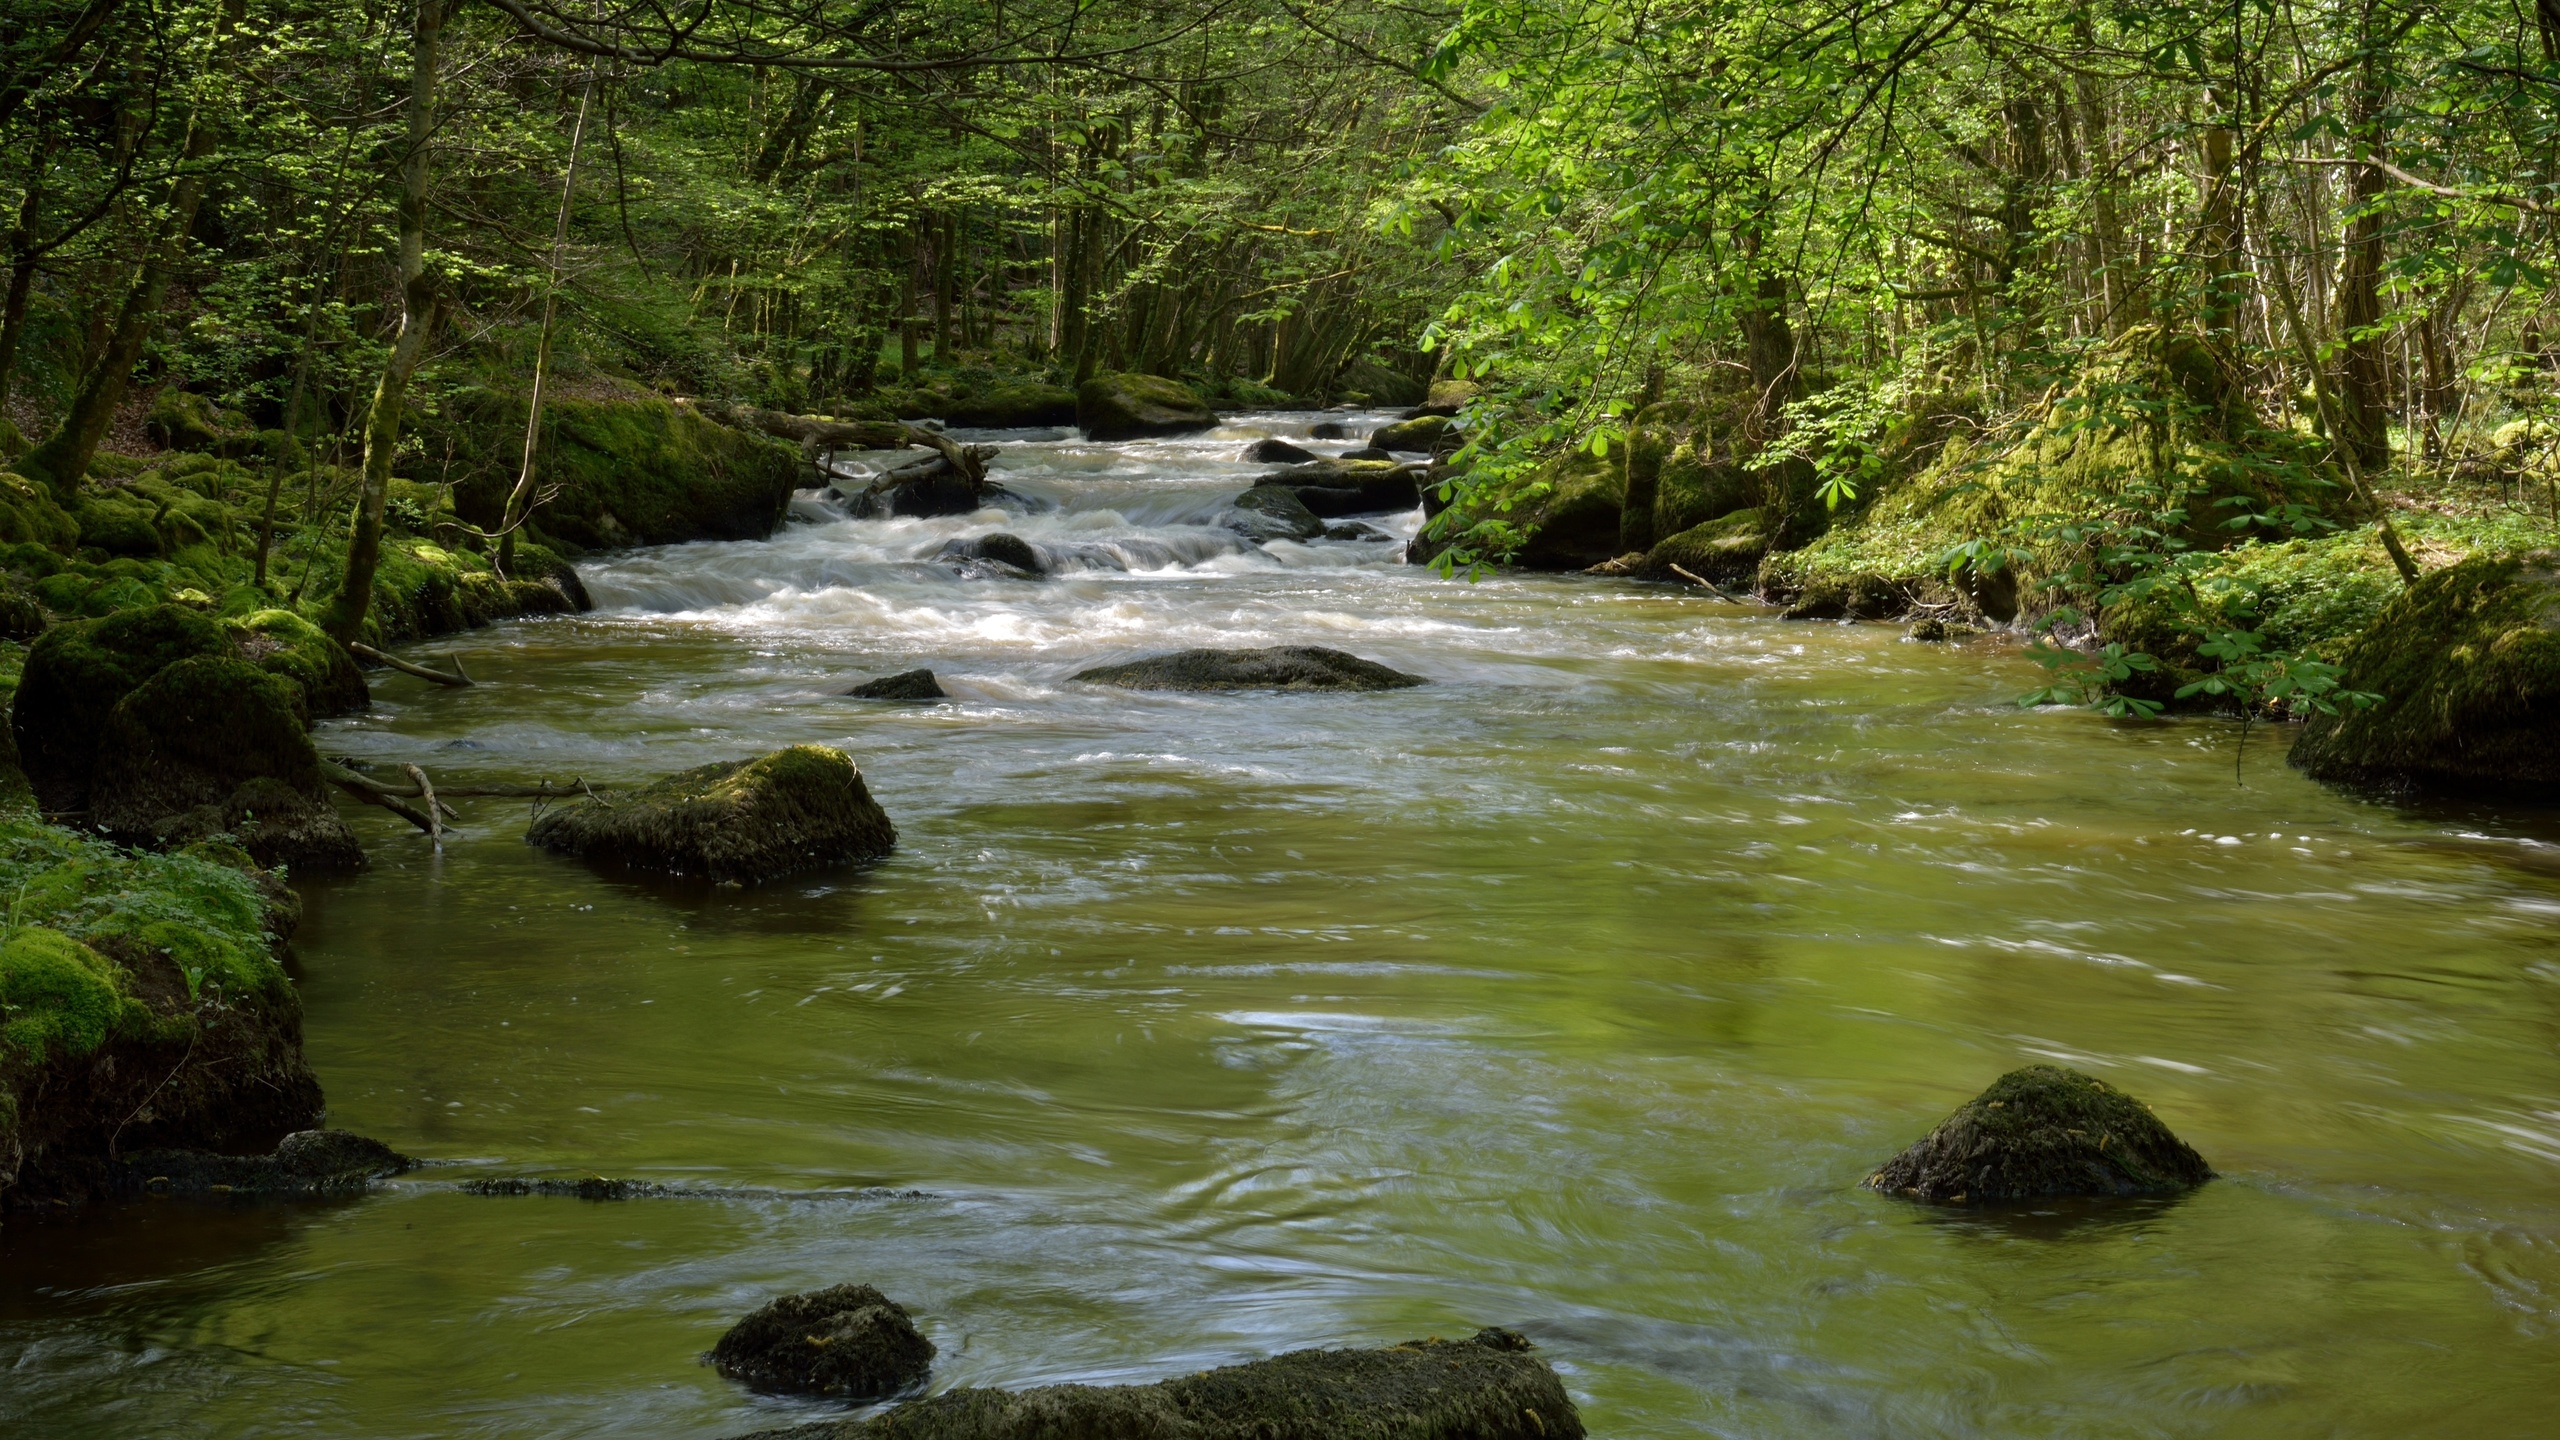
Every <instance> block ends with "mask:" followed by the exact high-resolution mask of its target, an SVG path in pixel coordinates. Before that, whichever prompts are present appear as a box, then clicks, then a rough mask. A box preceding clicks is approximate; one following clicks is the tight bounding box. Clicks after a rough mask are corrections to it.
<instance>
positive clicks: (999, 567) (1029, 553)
mask: <svg viewBox="0 0 2560 1440" xmlns="http://www.w3.org/2000/svg"><path fill="white" fill-rule="evenodd" d="M934 558H935V559H937V560H956V561H963V562H965V561H972V560H974V561H979V562H981V563H980V564H979V565H978V566H975V567H970V566H966V565H964V566H963V567H962V568H963V570H964V572H966V573H971V574H974V575H976V576H977V577H979V578H984V576H986V575H987V574H990V573H992V574H997V575H1012V576H1015V577H1017V578H1030V577H1036V576H1041V575H1046V574H1048V573H1049V557H1048V556H1046V555H1043V554H1041V553H1040V547H1039V546H1037V545H1034V544H1032V543H1031V542H1030V541H1028V540H1025V539H1023V538H1022V537H1021V536H1019V535H1016V534H1013V533H1011V532H1010V531H1005V530H991V531H989V532H987V533H986V534H984V535H972V536H970V537H968V538H966V539H960V540H945V541H943V542H942V548H941V549H940V550H937V551H935V552H934Z"/></svg>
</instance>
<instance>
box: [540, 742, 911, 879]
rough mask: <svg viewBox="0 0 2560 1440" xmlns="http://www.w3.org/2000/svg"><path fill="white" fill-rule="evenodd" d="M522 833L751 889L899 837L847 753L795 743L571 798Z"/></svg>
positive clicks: (610, 861)
mask: <svg viewBox="0 0 2560 1440" xmlns="http://www.w3.org/2000/svg"><path fill="white" fill-rule="evenodd" d="M524 838H525V842H526V843H527V844H530V845H534V846H537V847H539V848H541V849H544V850H551V851H556V852H558V853H560V854H563V855H574V856H577V857H579V858H581V859H584V860H588V861H592V862H596V863H600V864H606V865H618V866H624V867H627V868H630V869H634V870H655V871H661V872H665V873H669V874H675V875H691V876H700V877H702V878H705V879H709V880H713V881H718V882H722V883H734V884H742V885H752V884H755V883H757V882H758V881H763V880H773V879H779V878H780V877H782V876H785V875H791V874H796V873H798V872H800V871H803V870H810V869H815V868H817V867H819V866H822V865H843V864H849V863H851V862H853V861H857V860H876V859H878V858H880V857H881V856H883V855H886V854H888V853H889V851H890V850H891V848H892V847H894V846H895V845H896V844H897V843H898V831H897V827H896V826H894V825H892V824H890V823H889V817H888V816H887V815H885V814H883V813H882V812H881V809H880V806H879V804H878V803H877V802H876V801H874V800H873V799H872V798H871V791H870V789H869V788H868V787H867V786H865V785H864V784H863V781H862V772H861V771H860V770H859V769H857V768H856V767H855V766H854V763H853V760H852V758H851V757H849V756H847V755H846V754H845V753H844V752H843V751H841V750H835V749H831V748H829V747H827V746H824V745H794V746H792V747H790V748H789V749H787V750H776V751H774V752H773V753H772V754H770V755H766V756H764V757H762V758H760V759H755V760H730V761H724V762H722V763H720V764H716V765H701V766H696V767H695V768H693V769H691V770H686V771H683V772H681V773H679V774H676V775H671V776H668V777H667V778H666V779H664V780H661V781H659V782H658V783H656V784H654V785H651V786H649V787H647V788H646V789H642V790H636V791H632V792H629V793H627V794H622V795H616V796H610V797H597V798H593V799H586V800H579V801H575V802H573V803H571V804H568V805H565V806H562V807H561V808H559V809H556V810H552V811H548V812H546V813H545V814H543V815H542V816H541V817H540V818H539V819H537V820H535V821H534V822H533V826H532V828H531V829H529V830H527V831H526V832H525V837H524Z"/></svg>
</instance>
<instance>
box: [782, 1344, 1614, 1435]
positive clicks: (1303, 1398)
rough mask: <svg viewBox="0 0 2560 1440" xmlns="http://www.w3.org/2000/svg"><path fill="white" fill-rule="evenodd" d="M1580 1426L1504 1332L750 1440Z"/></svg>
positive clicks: (1560, 1394) (1558, 1391)
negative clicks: (787, 1437) (1469, 1338)
mask: <svg viewBox="0 0 2560 1440" xmlns="http://www.w3.org/2000/svg"><path fill="white" fill-rule="evenodd" d="M1585 1433H1586V1432H1585V1431H1584V1430H1583V1428H1582V1417H1581V1416H1580V1414H1579V1413H1578V1412H1576V1411H1575V1409H1574V1408H1573V1401H1572V1399H1571V1398H1570V1397H1568V1396H1567V1395H1566V1394H1565V1390H1564V1385H1563V1382H1561V1381H1560V1380H1558V1379H1557V1378H1556V1373H1555V1371H1554V1370H1553V1369H1551V1368H1549V1366H1548V1365H1547V1363H1546V1362H1545V1361H1543V1360H1541V1359H1539V1358H1538V1356H1537V1353H1536V1350H1535V1348H1534V1347H1533V1346H1531V1345H1530V1343H1529V1342H1528V1341H1527V1340H1525V1339H1523V1338H1521V1337H1520V1336H1519V1335H1516V1334H1514V1333H1512V1332H1510V1331H1508V1330H1484V1331H1481V1332H1479V1333H1478V1334H1477V1335H1476V1336H1475V1338H1474V1339H1472V1340H1438V1339H1433V1340H1409V1341H1406V1342H1405V1343H1404V1344H1401V1345H1390V1346H1386V1347H1384V1348H1382V1349H1376V1350H1298V1351H1293V1352H1291V1353H1289V1354H1286V1355H1278V1356H1274V1357H1273V1358H1271V1359H1269V1360H1257V1361H1254V1362H1252V1363H1250V1364H1244V1365H1224V1366H1220V1367H1218V1368H1217V1369H1214V1370H1203V1371H1200V1372H1199V1373H1197V1374H1193V1375H1185V1376H1182V1377H1181V1378H1179V1379H1174V1380H1164V1381H1159V1382H1158V1383H1156V1384H1153V1385H1048V1386H1042V1387H1039V1388H1037V1389H1031V1390H981V1389H969V1388H964V1389H958V1390H950V1391H946V1392H944V1393H943V1394H940V1395H936V1396H933V1397H931V1398H929V1399H925V1400H917V1401H912V1402H910V1403H908V1404H905V1405H901V1406H899V1407H898V1408H896V1409H894V1410H891V1411H889V1412H887V1413H886V1414H883V1415H879V1416H875V1417H873V1418H870V1419H867V1420H842V1421H836V1422H833V1423H824V1424H819V1425H812V1426H806V1427H803V1428H800V1429H797V1430H791V1431H768V1432H765V1433H764V1434H763V1435H761V1436H755V1437H748V1440H783V1437H785V1436H789V1437H791V1440H1106V1437H1107V1440H1355V1437H1356V1440H1582V1437H1583V1435H1584V1434H1585Z"/></svg>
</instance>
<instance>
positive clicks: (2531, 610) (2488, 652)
mask: <svg viewBox="0 0 2560 1440" xmlns="http://www.w3.org/2000/svg"><path fill="white" fill-rule="evenodd" d="M2343 669H2344V671H2345V674H2344V675H2343V677H2342V678H2341V682H2340V683H2341V685H2342V686H2343V687H2344V688H2345V689H2347V690H2350V691H2358V692H2362V693H2366V694H2373V695H2379V696H2380V697H2382V698H2381V699H2380V700H2379V701H2378V702H2376V703H2375V704H2374V705H2373V706H2372V707H2371V708H2369V709H2358V708H2355V707H2352V706H2343V707H2341V708H2340V709H2339V712H2338V713H2337V714H2335V715H2313V716H2312V717H2311V719H2310V721H2309V723H2307V724H2305V725H2304V726H2303V727H2302V737H2301V738H2300V739H2298V740H2296V741H2295V742H2294V744H2293V751H2292V755H2291V759H2292V761H2293V763H2294V764H2295V765H2298V766H2300V767H2301V768H2302V769H2303V770H2304V771H2305V772H2306V773H2308V774H2310V775H2311V776H2312V777H2313V778H2314V779H2319V780H2342V781H2357V782H2365V783H2382V784H2396V785H2410V786H2419V787H2425V788H2434V789H2444V790H2466V791H2507V792H2523V793H2532V794H2541V795H2550V794H2554V793H2560V745H2554V744H2553V743H2552V737H2553V736H2554V735H2555V734H2560V552H2554V551H2550V550H2533V551H2526V552H2523V553H2510V554H2505V555H2481V556H2474V557H2473V558H2471V559H2469V560H2465V561H2463V562H2462V563H2460V564H2458V565H2452V566H2448V567H2447V568H2445V569H2442V570H2439V571H2436V572H2435V573H2434V574H2431V575H2426V576H2422V577H2421V578H2420V579H2419V581H2418V583H2417V584H2415V585H2412V586H2410V587H2409V588H2408V590H2407V591H2405V592H2403V593H2402V594H2401V596H2400V598H2399V599H2397V600H2395V601H2393V602H2392V603H2391V605H2390V606H2389V607H2388V608H2386V609H2385V610H2384V611H2383V612H2382V614H2381V616H2380V617H2379V618H2378V619H2376V620H2375V621H2374V622H2373V625H2372V627H2371V628H2370V629H2368V630H2366V631H2365V633H2364V634H2363V635H2362V636H2361V637H2360V638H2358V639H2357V641H2356V642H2355V645H2354V647H2353V648H2351V649H2350V650H2348V652H2347V655H2346V659H2345V662H2344V665H2343Z"/></svg>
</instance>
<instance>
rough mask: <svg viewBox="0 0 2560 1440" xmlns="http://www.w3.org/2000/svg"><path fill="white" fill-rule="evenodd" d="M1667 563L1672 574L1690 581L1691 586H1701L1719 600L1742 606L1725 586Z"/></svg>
mask: <svg viewBox="0 0 2560 1440" xmlns="http://www.w3.org/2000/svg"><path fill="white" fill-rule="evenodd" d="M1665 563H1666V564H1667V565H1668V568H1669V569H1670V571H1671V573H1672V574H1674V575H1677V576H1679V577H1680V578H1681V579H1683V580H1686V581H1688V582H1689V583H1690V584H1692V585H1696V586H1699V587H1701V588H1703V589H1704V590H1705V591H1706V592H1707V593H1708V594H1710V595H1713V596H1715V597H1716V598H1717V599H1719V600H1731V601H1733V602H1734V603H1735V604H1737V605H1738V604H1740V603H1742V602H1741V601H1740V600H1739V599H1736V597H1735V596H1734V594H1733V593H1732V592H1731V591H1729V590H1727V589H1725V588H1724V587H1723V586H1721V585H1719V584H1717V583H1716V582H1714V581H1713V580H1708V579H1704V578H1702V577H1700V576H1697V575H1693V574H1691V573H1689V572H1688V571H1687V570H1685V569H1683V568H1681V567H1680V566H1679V565H1677V564H1670V563H1669V562H1665Z"/></svg>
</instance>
